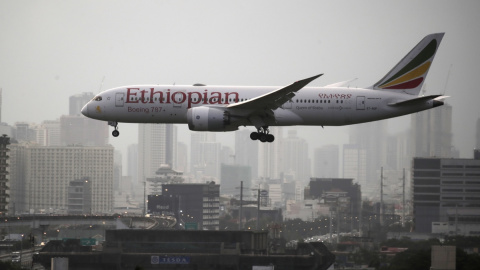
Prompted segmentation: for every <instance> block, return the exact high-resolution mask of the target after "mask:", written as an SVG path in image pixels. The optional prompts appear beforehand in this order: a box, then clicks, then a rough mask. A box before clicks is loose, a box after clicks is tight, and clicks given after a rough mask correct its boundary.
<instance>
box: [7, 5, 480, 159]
mask: <svg viewBox="0 0 480 270" xmlns="http://www.w3.org/2000/svg"><path fill="white" fill-rule="evenodd" d="M53 3H56V2H55V1H48V2H46V3H44V4H42V5H36V4H33V3H31V4H30V5H26V6H23V5H19V4H18V3H15V2H2V3H1V4H0V5H1V7H2V8H1V9H0V12H1V14H2V16H0V18H2V19H1V20H2V22H4V23H2V24H0V27H2V28H1V29H3V27H6V28H5V29H4V31H2V32H3V33H5V36H4V38H5V40H7V41H9V40H11V41H15V42H4V43H2V44H1V45H0V46H1V48H2V50H0V54H1V56H2V59H4V60H5V61H2V63H1V64H0V71H2V72H0V88H1V89H2V92H3V93H2V94H3V98H2V100H3V102H2V107H4V110H3V111H2V121H5V122H7V123H9V124H11V125H12V124H13V123H15V122H35V123H40V122H41V121H42V120H46V119H47V120H55V119H56V117H58V115H62V114H64V115H67V114H69V111H68V108H67V107H68V103H69V102H68V97H69V96H71V95H74V94H80V93H84V92H92V93H98V92H99V91H100V90H105V89H108V88H111V87H115V86H120V85H126V84H133V83H150V82H153V83H159V84H168V83H172V84H193V83H197V82H200V83H208V84H226V85H228V84H230V85H286V84H289V83H291V81H292V80H296V79H298V78H303V77H305V76H306V75H307V76H308V75H311V74H315V73H317V72H325V75H324V76H322V78H321V79H320V80H318V81H316V82H314V83H313V86H320V85H327V84H330V83H335V82H338V81H345V80H348V79H351V78H358V80H356V81H354V82H352V83H351V86H352V87H356V86H357V85H358V86H368V85H371V84H372V83H374V80H375V79H376V78H377V77H378V76H379V75H382V73H383V72H384V70H385V68H388V67H389V66H391V65H392V64H393V63H395V62H396V61H398V58H399V57H401V56H402V55H403V54H404V53H405V52H406V51H408V49H409V48H411V46H412V45H414V44H415V42H416V41H417V40H418V39H419V38H421V37H423V36H424V35H426V34H428V33H433V32H445V33H446V35H445V39H444V40H443V42H442V45H441V46H440V48H439V52H438V55H437V59H436V60H435V65H433V66H432V70H431V72H430V74H429V77H428V78H427V80H426V82H425V83H426V87H425V89H426V93H425V94H437V93H444V92H445V93H446V95H450V96H452V97H451V98H449V99H447V103H448V104H450V105H452V107H453V108H456V113H455V114H454V115H453V119H452V127H453V130H456V131H460V130H462V131H464V132H461V133H456V134H455V135H454V136H453V138H452V139H453V144H454V145H455V146H456V148H457V149H458V150H459V152H460V156H461V157H468V156H469V154H470V150H471V144H472V143H473V142H474V141H475V137H474V135H473V134H474V133H473V132H471V131H472V130H474V129H475V127H474V126H472V125H465V124H464V123H469V122H473V121H476V119H477V118H478V117H479V116H480V111H479V109H478V106H476V104H475V101H476V100H479V99H480V97H479V95H480V93H479V92H478V91H474V89H475V88H476V86H475V83H474V81H475V80H473V78H475V72H474V71H475V65H476V63H478V61H480V59H479V57H480V56H479V55H478V54H477V53H476V48H478V45H479V42H480V41H479V36H478V35H477V34H475V33H476V31H475V27H476V25H479V20H480V19H479V18H478V16H476V13H475V12H474V10H478V8H479V5H480V3H477V2H466V3H462V4H461V5H457V4H456V3H453V2H452V3H442V4H438V3H437V2H435V1H422V3H415V6H416V9H415V10H412V9H411V5H412V3H413V2H410V1H406V2H405V1H404V2H402V3H395V4H393V3H391V4H387V3H385V4H382V5H377V4H374V3H363V4H360V3H350V5H351V8H349V9H345V8H344V5H343V4H341V3H326V4H325V5H324V4H321V3H318V2H313V1H312V2H307V3H305V5H302V6H297V5H293V3H289V2H281V1H280V2H275V5H274V6H276V7H277V9H278V10H277V12H275V13H265V12H262V10H263V9H266V10H268V8H269V5H268V4H267V3H262V4H261V5H258V3H255V5H256V7H257V8H256V9H254V10H252V9H250V8H248V7H249V4H248V2H247V3H244V4H242V5H239V6H237V7H236V8H238V9H239V10H240V11H242V12H244V13H245V14H249V16H248V17H249V18H250V19H249V21H248V22H245V21H244V20H243V19H240V18H237V17H236V16H225V15H224V14H229V13H230V10H231V8H232V7H234V6H235V5H233V4H231V5H223V4H219V3H217V2H216V1H206V2H204V3H203V4H202V5H199V4H193V3H190V4H189V5H186V4H185V3H184V2H182V1H180V2H177V3H168V4H165V5H163V4H160V3H149V4H146V3H145V4H144V5H141V6H138V7H136V8H135V9H134V10H135V13H134V15H135V16H139V17H143V16H145V14H150V15H151V16H147V17H148V20H147V21H143V20H133V19H131V18H133V17H134V16H133V15H132V17H129V18H130V19H128V20H122V19H120V18H118V17H116V16H112V15H111V14H115V13H116V12H119V13H122V14H123V13H124V12H127V11H130V10H129V9H128V6H129V4H127V5H107V4H105V3H84V4H78V3H57V4H53ZM251 4H253V2H251ZM432 6H435V7H436V8H435V9H432V8H431V7H432ZM192 7H194V8H192ZM212 7H215V10H216V11H215V12H212V10H213V9H212ZM33 10H34V11H35V12H32V11H33ZM76 10H80V11H82V12H75V11H76ZM107 10H108V11H109V12H106V11H107ZM169 10H170V11H172V10H173V11H178V12H182V13H184V14H185V18H186V19H185V20H182V22H178V23H177V24H176V25H175V27H174V28H168V27H167V28H165V27H164V26H165V25H168V22H169V21H175V18H174V17H172V16H173V15H172V14H176V12H168V11H169ZM193 10H195V12H193ZM317 11H319V12H320V13H318V12H317ZM328 11H330V12H328ZM337 12H341V13H342V17H343V18H344V19H345V20H343V19H342V23H338V24H334V25H335V27H331V28H324V27H321V26H322V25H326V24H329V23H331V22H336V21H338V16H336V15H335V14H336V13H337ZM58 13H60V14H64V15H65V16H56V15H55V14H58ZM79 14H88V15H89V17H90V18H92V20H89V22H88V23H85V24H83V23H79V22H82V21H83V20H84V19H83V18H84V16H80V17H79ZM105 14H109V15H107V16H105ZM200 14H201V15H200ZM387 14H390V15H387ZM447 14H448V15H447ZM287 15H288V16H289V17H292V16H293V18H295V19H294V20H291V21H288V22H287V21H285V20H283V18H285V17H286V16H287ZM369 15H370V16H369ZM17 18H24V19H23V20H21V21H18V20H17ZM242 18H243V17H242ZM382 20H384V21H388V22H389V23H388V25H390V26H389V27H390V28H385V26H384V24H379V23H378V21H382ZM218 21H224V23H222V24H218V23H216V22H218ZM93 22H96V23H93ZM265 22H267V23H265ZM427 22H428V23H427ZM227 25H228V27H229V28H228V29H230V30H231V29H234V30H235V31H227V28H226V26H227ZM254 25H262V27H260V28H257V27H253V26H254ZM351 25H356V26H357V27H351ZM385 25H386V24H385ZM7 26H8V27H7ZM249 26H252V27H249ZM135 29H142V31H136V30H135ZM390 29H403V30H402V31H398V32H397V31H396V32H392V31H389V30H390ZM56 33H69V35H57V34H56ZM147 33H156V34H155V37H154V40H155V42H152V43H145V42H133V41H131V42H124V39H127V40H130V39H128V37H135V38H138V40H143V38H145V36H144V35H146V34H147ZM222 33H223V34H222ZM224 33H229V34H224ZM232 33H236V34H234V35H233V34H232ZM380 33H381V34H380ZM92 37H93V38H92ZM161 37H166V38H167V39H168V40H169V42H162V41H163V40H164V39H163V38H161ZM285 37H295V38H293V39H285ZM192 39H198V40H203V41H204V43H200V44H195V43H194V44H191V42H190V41H191V40H192ZM93 40H97V41H96V42H92V41H93ZM294 40H295V41H294ZM297 40H302V42H297ZM14 44H18V46H17V45H14ZM26 44H28V46H27V45H26ZM153 44H159V45H153ZM253 48H257V49H253ZM352 48H353V49H352ZM72 51H75V52H76V53H75V54H72V53H71V52H72ZM235 52H236V53H235ZM372 52H375V53H372ZM187 56H188V57H187ZM64 59H71V60H69V61H66V62H65V61H64ZM207 62H208V63H209V65H208V68H205V65H204V63H207ZM126 63H128V64H126ZM232 63H235V65H232ZM365 63H368V65H365ZM252 67H255V68H252ZM273 67H275V68H273ZM254 70H255V71H254ZM453 86H455V87H453ZM25 97H28V98H25ZM43 104H45V105H46V106H43ZM409 120H410V118H409V117H401V118H398V119H396V120H395V122H393V123H394V124H390V125H389V131H388V132H389V133H393V132H396V131H398V130H405V129H406V127H407V126H409V124H408V123H409ZM110 129H111V128H110ZM293 129H295V130H297V132H298V135H299V137H301V138H304V139H305V140H307V141H308V142H309V143H311V149H314V148H317V147H321V146H322V145H327V144H337V145H340V144H343V143H345V142H346V141H348V128H344V127H327V128H325V129H321V128H318V127H315V128H309V127H294V128H293ZM248 130H252V129H251V128H250V129H248ZM392 130H393V131H392ZM178 133H179V138H178V141H180V142H184V143H186V144H187V146H189V144H190V138H189V136H190V135H191V132H190V131H188V129H187V127H186V126H179V127H178ZM232 135H233V134H231V133H224V134H218V140H219V141H221V143H222V144H224V145H227V146H230V147H232V148H233V145H234V144H235V142H234V140H233V138H234V137H235V136H232ZM137 136H138V127H137V125H132V124H123V125H122V136H120V137H119V138H116V139H115V140H113V139H112V138H110V139H109V141H110V143H112V144H113V145H114V146H115V148H117V149H119V150H121V151H122V154H123V155H126V153H127V147H128V145H130V144H131V143H133V142H134V141H135V138H136V137H137ZM310 151H313V150H310Z"/></svg>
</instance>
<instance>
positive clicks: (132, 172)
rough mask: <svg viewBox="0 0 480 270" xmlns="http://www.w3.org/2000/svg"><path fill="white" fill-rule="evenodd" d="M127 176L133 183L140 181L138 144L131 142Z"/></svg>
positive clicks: (128, 152)
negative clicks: (138, 178)
mask: <svg viewBox="0 0 480 270" xmlns="http://www.w3.org/2000/svg"><path fill="white" fill-rule="evenodd" d="M127 176H130V179H131V181H132V184H133V185H135V184H137V183H138V180H137V177H138V144H130V145H129V146H128V149H127Z"/></svg>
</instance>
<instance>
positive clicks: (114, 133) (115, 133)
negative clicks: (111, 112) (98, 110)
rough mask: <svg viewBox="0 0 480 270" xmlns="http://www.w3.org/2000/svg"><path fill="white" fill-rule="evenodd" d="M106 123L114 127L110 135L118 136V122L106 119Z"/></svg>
mask: <svg viewBox="0 0 480 270" xmlns="http://www.w3.org/2000/svg"><path fill="white" fill-rule="evenodd" d="M108 125H109V126H112V127H114V128H115V130H113V131H112V136H113V137H118V135H120V132H119V131H118V122H113V121H108Z"/></svg>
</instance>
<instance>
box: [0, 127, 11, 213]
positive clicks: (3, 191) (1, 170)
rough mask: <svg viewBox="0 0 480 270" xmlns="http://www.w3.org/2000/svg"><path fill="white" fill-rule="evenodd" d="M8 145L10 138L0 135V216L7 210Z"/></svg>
mask: <svg viewBox="0 0 480 270" xmlns="http://www.w3.org/2000/svg"><path fill="white" fill-rule="evenodd" d="M9 145H10V138H9V137H8V136H7V135H3V136H0V216H5V215H7V214H8V211H9V201H10V200H9V193H10V192H9V187H8V186H9V183H8V182H9V181H8V178H9V177H8V171H9V169H8V163H9V160H8V159H9V156H8V155H7V153H8V151H9Z"/></svg>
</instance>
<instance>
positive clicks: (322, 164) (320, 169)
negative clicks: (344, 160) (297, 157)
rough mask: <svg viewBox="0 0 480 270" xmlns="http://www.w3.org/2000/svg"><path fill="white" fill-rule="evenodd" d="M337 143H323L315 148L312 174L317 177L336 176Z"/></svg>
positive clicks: (337, 165)
mask: <svg viewBox="0 0 480 270" xmlns="http://www.w3.org/2000/svg"><path fill="white" fill-rule="evenodd" d="M338 156H339V149H338V145H325V146H322V147H319V148H316V149H315V152H314V157H313V172H314V173H313V176H314V177H318V178H338V168H339V163H338Z"/></svg>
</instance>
